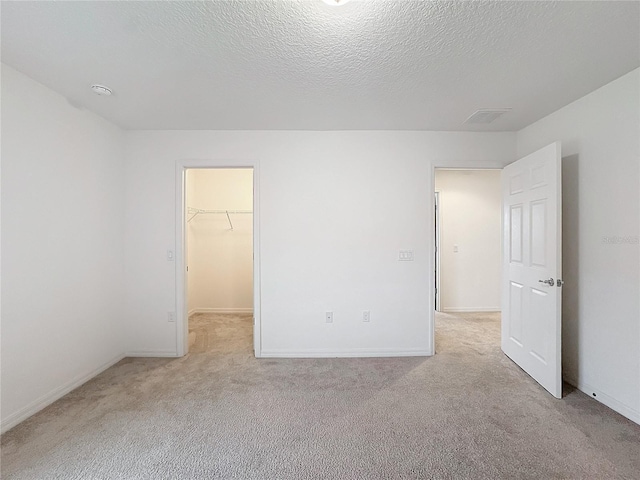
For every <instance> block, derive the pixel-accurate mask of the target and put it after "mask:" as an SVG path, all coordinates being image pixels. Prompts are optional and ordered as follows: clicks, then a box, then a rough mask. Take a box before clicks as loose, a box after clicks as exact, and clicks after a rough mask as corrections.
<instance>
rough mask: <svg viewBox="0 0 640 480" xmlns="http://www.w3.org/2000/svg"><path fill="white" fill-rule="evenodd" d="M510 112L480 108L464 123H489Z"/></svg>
mask: <svg viewBox="0 0 640 480" xmlns="http://www.w3.org/2000/svg"><path fill="white" fill-rule="evenodd" d="M510 111H511V109H510V108H481V109H480V110H477V111H476V112H475V113H473V114H472V115H471V116H470V117H469V118H467V119H466V120H465V121H464V123H481V124H482V123H484V124H487V123H491V122H493V121H494V120H496V119H497V118H498V117H501V116H502V115H504V114H505V113H508V112H510Z"/></svg>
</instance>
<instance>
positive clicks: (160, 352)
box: [124, 350, 180, 358]
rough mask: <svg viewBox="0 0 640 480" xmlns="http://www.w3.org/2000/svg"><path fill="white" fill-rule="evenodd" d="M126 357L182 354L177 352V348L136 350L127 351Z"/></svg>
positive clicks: (159, 356) (162, 356) (161, 356)
mask: <svg viewBox="0 0 640 480" xmlns="http://www.w3.org/2000/svg"><path fill="white" fill-rule="evenodd" d="M124 356H125V357H141V358H166V357H173V358H179V357H180V355H177V354H176V351H175V350H139V351H134V352H127V353H125V355H124Z"/></svg>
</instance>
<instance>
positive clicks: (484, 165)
mask: <svg viewBox="0 0 640 480" xmlns="http://www.w3.org/2000/svg"><path fill="white" fill-rule="evenodd" d="M516 160H517V159H515V160H511V161H510V162H509V163H513V162H515V161H516ZM447 163H449V164H448V165H446V164H445V165H443V164H442V163H440V162H438V161H434V162H432V164H431V190H430V191H431V195H429V197H430V203H431V205H430V206H429V224H430V225H432V226H433V225H434V223H435V221H436V219H435V194H436V170H500V171H502V169H503V168H504V167H506V166H507V165H509V163H506V164H505V165H502V164H500V163H496V162H495V161H490V160H486V161H479V162H471V161H469V162H468V163H467V162H456V163H455V164H454V165H452V164H451V163H452V162H447ZM438 193H441V192H438ZM438 200H439V201H440V204H439V206H441V205H442V199H441V198H439V199H438ZM438 214H440V212H438ZM500 228H501V229H504V221H503V219H502V212H501V213H500ZM500 238H501V240H500V254H501V255H502V252H503V249H504V246H503V245H502V237H500ZM435 247H436V245H435V241H433V242H432V245H431V255H429V272H431V273H430V276H431V274H433V271H434V268H435V256H436V248H435ZM438 267H440V265H438ZM438 274H440V272H438ZM429 298H430V299H431V302H429V304H430V308H429V317H428V318H429V327H430V334H431V345H430V347H431V354H432V355H435V353H436V309H435V308H434V307H435V301H436V285H435V281H431V282H429ZM500 298H502V290H501V291H500ZM500 323H501V324H502V321H501V322H500Z"/></svg>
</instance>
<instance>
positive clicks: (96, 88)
mask: <svg viewBox="0 0 640 480" xmlns="http://www.w3.org/2000/svg"><path fill="white" fill-rule="evenodd" d="M91 90H92V91H93V93H95V94H96V95H102V96H104V97H108V96H110V95H111V94H113V91H112V90H111V89H110V88H109V87H105V86H104V85H91Z"/></svg>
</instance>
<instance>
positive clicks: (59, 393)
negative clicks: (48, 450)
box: [0, 354, 125, 433]
mask: <svg viewBox="0 0 640 480" xmlns="http://www.w3.org/2000/svg"><path fill="white" fill-rule="evenodd" d="M124 357H125V355H124V354H120V355H117V356H115V357H114V358H112V359H111V360H109V361H108V362H106V363H103V364H102V365H100V366H99V367H97V368H94V369H93V370H91V371H90V372H88V373H86V374H84V375H80V376H78V377H75V378H74V379H72V380H71V381H70V382H67V383H65V384H64V385H61V386H59V387H58V388H54V389H53V390H51V391H50V392H49V393H46V394H44V395H42V396H41V397H40V398H38V399H36V400H34V401H33V402H31V403H30V404H28V405H26V406H25V407H23V408H21V409H20V410H18V411H17V412H14V413H12V414H11V415H9V416H8V417H7V418H5V419H3V420H2V427H0V431H1V432H2V433H4V432H6V431H7V430H10V429H11V428H13V427H15V426H16V425H18V424H19V423H20V422H23V421H24V420H26V419H27V418H29V417H30V416H32V415H35V414H36V413H38V412H39V411H40V410H42V409H43V408H45V407H48V406H49V405H51V404H52V403H53V402H55V401H56V400H59V399H61V398H62V397H64V396H65V395H66V394H67V393H69V392H70V391H72V390H75V389H76V388H78V387H79V386H81V385H83V384H85V383H87V382H88V381H89V380H91V379H92V378H94V377H96V376H97V375H99V374H101V373H102V372H104V371H105V370H106V369H107V368H109V367H112V366H113V365H115V364H116V363H118V362H119V361H120V360H122V359H123V358H124Z"/></svg>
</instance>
